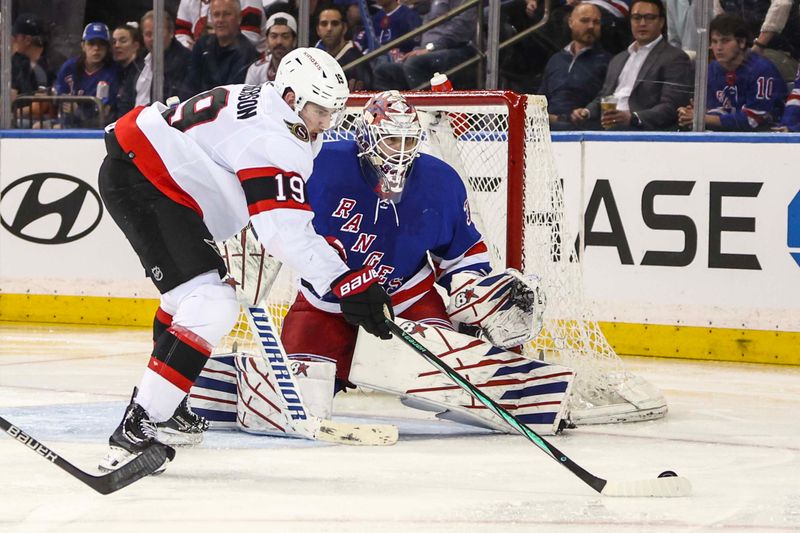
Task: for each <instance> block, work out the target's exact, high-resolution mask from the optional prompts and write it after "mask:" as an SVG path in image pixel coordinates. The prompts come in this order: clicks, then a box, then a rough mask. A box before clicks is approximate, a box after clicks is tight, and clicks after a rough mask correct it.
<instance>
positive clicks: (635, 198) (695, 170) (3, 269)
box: [0, 131, 800, 364]
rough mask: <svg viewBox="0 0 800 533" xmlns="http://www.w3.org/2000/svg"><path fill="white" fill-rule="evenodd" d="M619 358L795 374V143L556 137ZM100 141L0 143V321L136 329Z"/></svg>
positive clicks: (136, 300) (144, 318)
mask: <svg viewBox="0 0 800 533" xmlns="http://www.w3.org/2000/svg"><path fill="white" fill-rule="evenodd" d="M553 141H554V143H553V152H554V154H555V158H556V164H557V167H558V171H559V174H560V175H561V177H562V178H563V180H564V187H565V195H566V207H567V219H568V226H570V227H569V229H570V233H571V234H573V235H574V234H576V232H577V229H578V228H580V227H581V226H583V227H584V230H585V231H584V240H585V242H584V243H583V246H585V248H584V262H583V274H584V277H585V287H586V295H587V297H588V298H589V299H590V300H591V301H592V302H593V303H594V305H595V308H596V310H597V313H596V316H597V317H598V319H599V320H600V321H601V324H602V326H603V330H604V331H605V333H606V335H607V336H608V337H609V340H610V341H611V343H612V344H613V345H614V347H615V349H616V350H617V351H618V352H619V353H623V354H638V355H657V356H674V357H687V358H703V359H718V360H736V361H751V362H775V363H787V364H800V353H798V350H796V347H797V346H800V170H798V169H799V168H800V164H798V162H800V135H790V134H786V135H777V134H775V135H769V134H760V135H749V134H730V135H726V134H680V135H673V134H606V133H593V134H553ZM103 154H104V150H103V142H102V139H101V136H100V134H99V133H98V132H88V131H85V132H81V131H70V132H34V131H30V132H22V131H6V132H0V191H2V199H0V219H2V226H3V227H2V229H0V251H1V253H2V258H1V259H0V261H1V263H0V287H1V289H0V320H22V321H41V322H70V323H87V324H117V325H141V326H149V325H150V324H151V321H152V313H153V310H154V309H155V306H156V305H157V303H156V301H155V298H157V293H156V291H155V290H154V289H153V288H152V287H151V286H150V285H149V283H148V282H147V281H146V280H145V279H143V277H142V276H143V274H142V271H141V267H140V266H139V263H138V259H137V258H136V257H135V255H134V254H133V252H131V251H130V250H129V247H128V245H127V243H126V241H125V240H124V238H123V236H122V234H121V233H120V232H119V230H118V229H117V228H116V226H115V225H114V224H113V221H111V219H110V217H109V216H108V214H107V213H105V212H104V210H103V208H102V205H101V203H100V201H99V195H98V194H97V169H98V168H99V165H100V162H101V160H102V157H103Z"/></svg>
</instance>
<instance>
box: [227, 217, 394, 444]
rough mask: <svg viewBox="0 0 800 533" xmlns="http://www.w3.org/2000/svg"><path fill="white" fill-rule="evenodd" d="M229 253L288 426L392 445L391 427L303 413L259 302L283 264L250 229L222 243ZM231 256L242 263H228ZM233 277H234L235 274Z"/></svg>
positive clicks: (313, 435) (311, 435)
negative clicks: (264, 246)
mask: <svg viewBox="0 0 800 533" xmlns="http://www.w3.org/2000/svg"><path fill="white" fill-rule="evenodd" d="M221 248H222V249H224V250H225V251H226V254H227V255H228V259H229V261H228V264H227V266H228V270H229V271H231V272H235V273H236V274H237V275H238V280H237V283H236V296H237V298H238V300H239V304H240V305H241V307H242V310H243V312H244V315H245V317H246V319H247V322H248V325H249V326H250V331H252V332H253V335H254V336H256V337H257V339H258V341H257V342H256V343H255V344H256V345H257V346H258V351H259V355H260V356H261V357H263V358H264V361H265V362H266V363H267V366H268V367H269V369H270V371H269V372H270V374H271V376H272V377H273V378H274V380H275V382H276V383H275V385H276V387H277V388H278V390H279V391H280V394H281V397H282V398H283V400H284V401H283V403H284V407H286V410H287V411H289V412H290V413H291V414H289V415H288V418H289V420H287V421H288V422H289V423H290V424H291V426H292V428H294V430H295V431H296V432H297V433H298V434H300V435H303V436H304V437H305V438H307V439H311V440H322V441H327V442H335V443H340V444H351V445H365V446H387V445H391V444H394V443H395V442H397V437H398V431H397V426H393V425H390V424H349V423H347V422H337V421H333V420H323V419H321V418H319V417H316V416H314V415H312V414H311V413H308V412H306V410H305V403H304V402H303V399H302V396H301V393H300V388H299V387H298V385H297V381H296V380H295V377H294V375H293V374H292V372H291V371H290V370H289V368H290V364H291V362H290V361H289V360H288V359H287V357H286V351H285V350H284V348H283V344H282V343H281V341H280V338H279V336H278V334H277V331H278V330H277V328H276V327H275V323H274V321H273V320H272V316H271V315H270V314H269V312H268V311H266V310H265V309H264V308H263V307H262V302H264V301H265V300H266V298H267V295H268V294H269V292H270V291H271V290H272V285H273V284H274V283H275V279H276V278H277V277H278V272H280V269H281V267H282V263H281V262H280V261H278V260H277V259H276V258H274V257H272V256H270V255H269V254H267V253H266V251H265V250H264V248H263V247H262V246H261V244H259V243H258V240H257V239H256V238H255V235H254V233H253V232H252V230H251V229H250V228H245V230H243V231H242V233H241V234H240V235H239V236H238V237H236V238H233V239H229V240H228V241H226V242H224V243H221ZM233 257H236V258H237V259H238V260H240V261H241V263H234V262H232V261H230V259H231V258H233ZM234 277H236V276H234Z"/></svg>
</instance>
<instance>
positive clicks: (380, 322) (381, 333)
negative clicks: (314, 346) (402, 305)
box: [331, 267, 394, 339]
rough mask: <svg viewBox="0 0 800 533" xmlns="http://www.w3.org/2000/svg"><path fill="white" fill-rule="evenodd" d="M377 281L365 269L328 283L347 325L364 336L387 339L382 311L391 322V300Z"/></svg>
mask: <svg viewBox="0 0 800 533" xmlns="http://www.w3.org/2000/svg"><path fill="white" fill-rule="evenodd" d="M378 281H379V278H378V275H377V274H376V273H375V271H374V270H372V269H371V268H369V267H365V268H362V269H361V270H354V271H350V272H348V273H346V274H344V275H343V276H341V277H339V278H338V279H337V280H336V281H334V282H333V283H331V290H332V291H333V294H334V295H336V297H337V298H339V304H340V306H341V308H342V315H343V316H344V319H345V320H347V322H349V323H350V324H352V325H354V326H361V327H362V328H364V329H365V330H366V331H367V333H371V334H373V335H375V336H376V337H380V338H381V339H391V338H392V334H391V333H389V326H387V325H386V323H385V322H384V318H385V317H386V314H385V313H384V309H386V310H388V312H389V314H390V315H391V318H392V319H394V311H392V301H391V299H389V295H388V294H386V291H384V290H383V288H382V287H381V286H380V285H379V284H378Z"/></svg>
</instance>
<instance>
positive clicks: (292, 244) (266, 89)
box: [114, 84, 348, 294]
mask: <svg viewBox="0 0 800 533" xmlns="http://www.w3.org/2000/svg"><path fill="white" fill-rule="evenodd" d="M114 131H115V133H116V137H117V141H118V142H119V144H120V146H121V147H122V148H123V150H125V152H126V153H128V154H129V155H131V154H132V161H133V162H134V164H135V165H136V166H137V168H138V169H139V170H140V171H141V172H142V174H144V176H145V177H147V179H148V180H150V181H151V182H152V183H153V184H154V185H155V186H156V187H157V188H158V189H159V190H160V191H161V192H163V193H164V194H165V195H166V196H168V197H169V198H171V199H172V200H174V201H175V202H177V203H179V204H182V205H185V206H187V207H189V208H190V209H192V210H194V211H195V212H196V213H197V214H198V215H200V216H201V217H202V218H203V221H204V222H205V224H206V226H207V227H208V229H209V231H210V233H211V235H212V236H213V237H214V240H216V241H222V240H225V239H228V238H230V237H232V236H233V235H234V234H235V233H237V232H239V231H241V230H242V228H244V227H245V225H247V222H248V221H251V222H252V224H253V227H254V229H255V231H256V233H257V235H258V239H259V241H260V242H261V244H263V245H264V247H265V248H266V249H267V251H268V252H269V253H270V254H272V255H274V256H275V257H277V258H278V259H279V260H280V261H282V262H284V263H286V264H287V265H288V266H289V267H291V268H292V269H294V270H296V271H297V272H299V273H300V274H301V275H302V277H303V278H304V279H306V280H307V281H309V282H310V283H311V284H312V285H313V286H314V288H315V290H317V291H319V292H320V293H321V294H324V293H326V292H327V291H328V290H329V288H330V284H331V282H332V281H333V280H334V279H335V278H337V277H338V276H340V275H342V274H343V273H345V272H347V271H348V268H347V266H346V265H345V264H344V263H343V262H342V260H341V259H340V258H339V256H338V254H337V253H336V251H335V250H334V249H333V248H331V247H330V245H328V243H327V242H326V241H325V239H323V238H322V237H320V236H319V235H317V234H316V233H315V231H314V227H313V225H312V219H313V218H314V213H313V211H312V210H311V206H310V204H309V202H308V195H307V192H306V181H307V180H308V178H309V177H310V175H311V172H312V170H313V166H314V155H315V152H316V151H317V146H316V145H317V143H319V142H321V141H316V142H315V143H312V142H311V141H310V138H309V133H308V130H307V129H306V127H305V125H304V123H303V121H302V119H301V118H300V117H299V116H298V115H297V113H295V112H294V111H293V110H292V109H291V108H290V107H289V106H288V105H287V104H286V102H284V100H283V99H282V98H281V96H280V94H278V92H277V91H276V90H275V88H274V87H273V86H272V85H271V84H265V85H226V86H222V87H215V88H214V89H211V90H210V91H206V92H204V93H200V94H198V95H197V96H194V97H193V98H190V99H189V100H186V101H185V102H183V103H181V104H180V105H179V106H177V107H175V108H174V109H168V108H166V107H165V106H164V105H163V104H161V103H155V104H153V105H151V106H149V107H137V108H135V109H134V110H133V111H131V112H130V113H128V114H127V115H125V116H124V117H122V118H121V119H119V120H118V121H117V122H116V124H115V125H114Z"/></svg>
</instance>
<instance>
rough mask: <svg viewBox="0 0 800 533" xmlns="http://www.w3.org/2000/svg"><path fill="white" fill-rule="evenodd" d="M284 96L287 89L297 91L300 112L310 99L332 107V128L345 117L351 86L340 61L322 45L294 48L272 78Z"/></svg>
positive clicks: (296, 101)
mask: <svg viewBox="0 0 800 533" xmlns="http://www.w3.org/2000/svg"><path fill="white" fill-rule="evenodd" d="M272 83H273V85H274V86H275V88H276V89H277V90H278V92H279V93H280V94H281V96H283V95H284V94H285V93H286V91H287V90H291V91H292V92H294V94H295V104H294V110H295V111H296V112H297V113H299V112H300V111H301V110H302V109H303V106H305V105H306V103H307V102H314V103H315V104H317V105H320V106H322V107H325V108H327V109H330V110H331V111H333V112H334V113H333V116H332V117H331V126H330V127H331V128H333V127H336V126H338V125H339V124H340V123H341V121H342V119H344V109H345V106H346V105H347V98H348V97H349V96H350V89H348V87H347V78H345V75H344V71H343V70H342V67H341V66H340V65H339V63H338V62H337V61H336V60H335V59H334V58H333V56H331V55H330V54H329V53H327V52H325V51H324V50H320V49H319V48H295V49H294V50H292V51H291V52H289V53H288V54H286V55H285V56H284V57H283V59H282V60H281V62H280V64H279V65H278V70H277V72H276V73H275V81H274V82H272Z"/></svg>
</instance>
